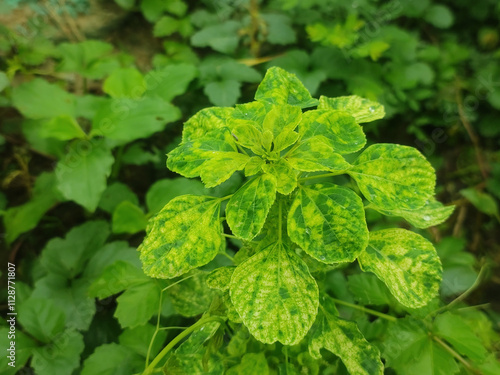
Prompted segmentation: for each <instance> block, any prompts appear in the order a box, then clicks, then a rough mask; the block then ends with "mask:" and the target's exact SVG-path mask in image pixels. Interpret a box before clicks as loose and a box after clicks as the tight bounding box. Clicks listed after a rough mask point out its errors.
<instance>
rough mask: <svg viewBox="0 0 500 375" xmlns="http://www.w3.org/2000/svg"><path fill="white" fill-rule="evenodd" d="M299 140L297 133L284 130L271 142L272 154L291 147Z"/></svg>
mask: <svg viewBox="0 0 500 375" xmlns="http://www.w3.org/2000/svg"><path fill="white" fill-rule="evenodd" d="M298 139H299V133H297V132H294V131H291V130H286V131H284V132H281V133H280V134H278V136H277V137H276V138H275V139H274V141H273V145H274V147H273V152H281V151H283V150H284V149H286V148H288V147H290V146H291V145H293V144H294V143H295V142H297V140H298Z"/></svg>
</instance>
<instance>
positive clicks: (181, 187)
mask: <svg viewBox="0 0 500 375" xmlns="http://www.w3.org/2000/svg"><path fill="white" fill-rule="evenodd" d="M205 193H206V190H205V188H204V187H203V184H202V183H201V182H200V181H196V180H188V179H187V178H184V177H178V178H172V179H163V180H159V181H156V182H155V183H154V184H153V185H152V186H151V187H150V188H149V190H148V192H147V193H146V205H147V206H148V209H149V212H151V213H154V214H156V213H157V212H158V211H160V210H161V209H162V208H163V207H164V206H165V205H166V204H167V203H168V202H169V201H171V200H172V199H174V198H175V197H178V196H179V195H183V194H192V195H203V194H205Z"/></svg>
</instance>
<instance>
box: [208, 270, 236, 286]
mask: <svg viewBox="0 0 500 375" xmlns="http://www.w3.org/2000/svg"><path fill="white" fill-rule="evenodd" d="M234 270H235V267H219V268H217V269H215V270H213V271H212V272H210V273H209V274H208V275H207V279H206V283H207V285H208V287H209V288H212V289H217V290H228V289H229V283H230V282H231V276H232V275H233V272H234Z"/></svg>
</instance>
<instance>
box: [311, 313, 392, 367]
mask: <svg viewBox="0 0 500 375" xmlns="http://www.w3.org/2000/svg"><path fill="white" fill-rule="evenodd" d="M309 340H310V341H309V352H310V354H311V356H312V357H313V358H315V359H320V358H321V353H320V350H321V349H327V350H328V351H330V352H332V353H333V354H335V355H337V356H338V357H339V358H340V359H341V360H342V362H343V363H344V365H345V366H346V368H347V369H348V370H349V373H350V374H357V375H358V374H359V375H376V374H378V375H382V374H383V373H384V365H383V364H382V361H381V360H380V352H379V350H378V349H377V347H376V346H374V345H371V344H370V343H369V342H368V341H366V339H365V338H364V337H363V334H362V333H361V332H360V331H359V329H358V326H357V325H356V323H354V322H350V321H347V320H344V319H341V318H339V317H337V316H335V315H334V314H333V313H332V312H330V311H327V309H326V308H325V307H324V306H322V305H320V311H319V312H318V317H317V318H316V322H315V323H314V325H313V327H312V328H311V337H310V339H309Z"/></svg>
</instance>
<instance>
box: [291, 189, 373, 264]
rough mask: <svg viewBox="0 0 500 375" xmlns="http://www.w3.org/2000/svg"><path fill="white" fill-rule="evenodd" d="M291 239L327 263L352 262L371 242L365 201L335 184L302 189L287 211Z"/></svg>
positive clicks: (311, 254) (314, 256)
mask: <svg viewBox="0 0 500 375" xmlns="http://www.w3.org/2000/svg"><path fill="white" fill-rule="evenodd" d="M287 229H288V235H289V236H290V239H291V240H292V241H293V242H295V243H296V244H298V245H299V246H300V247H301V248H302V249H304V251H305V252H306V253H308V254H309V255H310V256H312V257H313V258H315V259H317V260H319V261H321V262H324V263H338V262H352V261H353V260H354V259H356V258H357V257H358V255H359V254H360V253H361V252H362V251H363V250H364V249H365V247H366V245H367V243H368V228H367V227H366V221H365V211H364V208H363V202H362V201H361V199H360V198H359V196H358V195H356V193H354V192H353V191H352V190H350V189H348V188H345V187H341V186H337V185H334V184H316V185H311V186H307V187H303V188H300V189H299V191H298V192H297V195H296V196H295V199H294V201H293V203H292V206H291V207H290V211H289V213H288V223H287Z"/></svg>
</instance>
